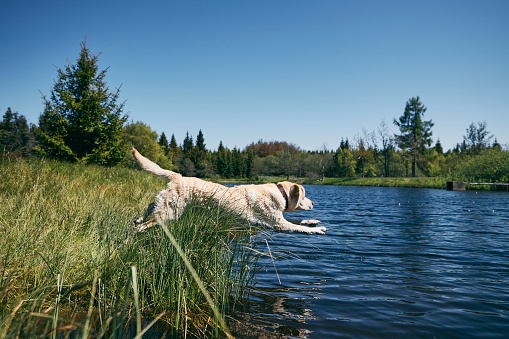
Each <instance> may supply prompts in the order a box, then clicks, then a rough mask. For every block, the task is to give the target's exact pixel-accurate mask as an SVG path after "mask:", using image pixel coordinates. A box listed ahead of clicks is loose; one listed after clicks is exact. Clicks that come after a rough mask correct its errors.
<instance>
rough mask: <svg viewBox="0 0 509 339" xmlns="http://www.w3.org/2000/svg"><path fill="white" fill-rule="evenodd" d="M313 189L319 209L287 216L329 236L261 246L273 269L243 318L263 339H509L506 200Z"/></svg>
mask: <svg viewBox="0 0 509 339" xmlns="http://www.w3.org/2000/svg"><path fill="white" fill-rule="evenodd" d="M306 190H307V195H308V197H310V198H311V199H312V200H313V201H314V202H315V208H314V209H313V210H312V211H302V212H298V213H291V214H288V215H287V217H288V218H295V219H297V218H301V219H319V220H321V221H322V223H323V225H325V226H326V227H327V228H328V231H327V234H326V235H306V234H300V233H278V232H269V233H267V234H265V235H262V241H261V243H260V246H259V249H260V250H263V251H265V252H268V249H267V244H266V243H265V239H266V240H267V242H268V245H269V247H270V250H271V252H272V255H273V257H274V263H272V261H271V259H270V258H268V257H263V258H261V259H260V261H259V266H260V271H259V272H258V273H257V275H256V278H255V279H256V285H255V289H256V290H255V291H254V292H253V294H252V296H251V298H250V300H249V302H248V306H247V309H246V312H245V313H239V314H238V318H239V319H242V321H245V322H249V323H250V324H256V325H257V326H258V327H259V328H260V329H264V330H265V331H267V333H266V334H267V337H270V334H274V335H284V336H287V337H295V338H404V337H412V338H465V337H477V338H500V337H501V336H506V337H507V336H509V194H508V193H506V192H472V191H466V192H465V191H463V192H459V191H445V190H433V189H410V188H380V187H341V186H306ZM279 280H280V281H281V283H280V282H279ZM237 335H238V336H239V337H241V338H242V337H250V336H253V337H256V336H260V333H258V334H256V335H254V334H253V335H249V334H247V332H246V333H244V334H238V333H237Z"/></svg>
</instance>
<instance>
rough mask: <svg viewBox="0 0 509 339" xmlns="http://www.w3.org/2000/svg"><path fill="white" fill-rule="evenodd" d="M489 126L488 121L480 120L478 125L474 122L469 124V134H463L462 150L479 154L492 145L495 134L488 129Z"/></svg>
mask: <svg viewBox="0 0 509 339" xmlns="http://www.w3.org/2000/svg"><path fill="white" fill-rule="evenodd" d="M487 126H488V124H487V123H486V121H484V122H478V123H477V126H476V125H475V124H474V123H471V124H470V126H468V128H467V134H466V135H464V136H463V143H462V146H461V148H462V149H461V150H462V152H467V153H470V154H479V153H480V152H481V151H483V150H485V149H487V148H489V147H490V143H491V139H493V135H492V134H491V133H490V132H489V131H488V127H487Z"/></svg>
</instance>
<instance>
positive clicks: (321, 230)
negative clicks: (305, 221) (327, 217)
mask: <svg viewBox="0 0 509 339" xmlns="http://www.w3.org/2000/svg"><path fill="white" fill-rule="evenodd" d="M313 230H315V233H316V234H325V231H327V228H325V227H323V226H320V227H315V228H313Z"/></svg>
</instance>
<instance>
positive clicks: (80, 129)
mask: <svg viewBox="0 0 509 339" xmlns="http://www.w3.org/2000/svg"><path fill="white" fill-rule="evenodd" d="M98 62H99V58H98V56H97V55H93V54H92V53H91V52H90V50H89V49H88V48H87V46H86V41H84V42H83V43H82V44H81V52H80V55H79V57H78V58H77V60H76V64H74V65H70V64H69V63H68V64H67V65H66V66H65V68H64V69H63V70H62V69H58V79H57V80H56V81H55V84H54V86H53V89H52V90H51V95H50V97H49V98H47V97H46V96H43V102H44V111H43V113H42V114H41V116H40V117H39V127H38V128H37V129H36V137H37V140H38V142H39V146H38V149H37V150H38V153H39V154H41V155H43V156H48V157H53V158H57V159H63V160H69V161H85V162H88V163H96V164H101V165H108V166H111V165H115V164H117V163H119V162H120V161H121V160H122V159H123V158H124V156H125V153H126V149H125V146H124V140H123V138H122V136H123V126H124V123H125V122H126V121H127V115H123V114H122V112H123V108H124V103H120V104H119V103H118V102H117V101H118V99H119V95H120V89H119V88H118V89H117V90H116V91H114V92H110V91H109V88H108V87H107V85H106V82H105V81H104V79H105V77H106V71H107V69H105V70H102V71H99V69H98Z"/></svg>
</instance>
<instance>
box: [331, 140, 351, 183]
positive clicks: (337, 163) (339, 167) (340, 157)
mask: <svg viewBox="0 0 509 339" xmlns="http://www.w3.org/2000/svg"><path fill="white" fill-rule="evenodd" d="M333 162H334V168H335V172H336V175H337V176H338V177H341V178H350V177H353V176H355V164H356V161H355V159H354V157H353V154H352V152H350V150H349V149H348V147H344V148H342V147H341V146H340V147H338V149H337V150H336V152H335V153H334V156H333Z"/></svg>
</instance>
